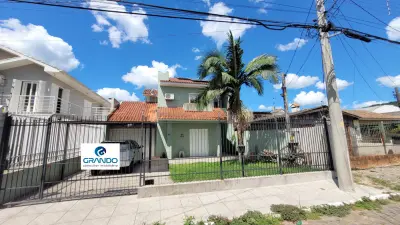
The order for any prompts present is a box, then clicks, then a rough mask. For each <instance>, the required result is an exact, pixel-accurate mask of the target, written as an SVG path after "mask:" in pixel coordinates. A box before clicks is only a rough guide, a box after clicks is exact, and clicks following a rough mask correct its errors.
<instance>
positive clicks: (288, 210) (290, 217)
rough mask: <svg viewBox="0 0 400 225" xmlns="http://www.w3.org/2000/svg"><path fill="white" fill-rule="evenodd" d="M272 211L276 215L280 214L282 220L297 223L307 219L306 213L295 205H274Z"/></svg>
mask: <svg viewBox="0 0 400 225" xmlns="http://www.w3.org/2000/svg"><path fill="white" fill-rule="evenodd" d="M271 211H272V212H274V213H279V214H280V215H281V218H282V219H283V220H287V221H292V222H295V221H299V220H305V219H307V213H306V211H305V210H303V209H300V208H299V207H297V206H294V205H284V204H280V205H272V206H271Z"/></svg>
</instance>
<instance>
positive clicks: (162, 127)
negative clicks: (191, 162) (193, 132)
mask: <svg viewBox="0 0 400 225" xmlns="http://www.w3.org/2000/svg"><path fill="white" fill-rule="evenodd" d="M158 124H159V125H158V130H157V147H156V155H157V156H160V155H161V154H162V152H166V153H167V155H168V158H178V157H179V152H180V151H183V152H184V155H185V157H190V129H207V130H208V149H209V154H208V156H217V152H218V151H217V149H218V144H220V140H221V136H220V133H219V132H218V130H217V128H218V129H220V128H219V124H218V123H217V122H194V121H190V122H159V123H158Z"/></svg>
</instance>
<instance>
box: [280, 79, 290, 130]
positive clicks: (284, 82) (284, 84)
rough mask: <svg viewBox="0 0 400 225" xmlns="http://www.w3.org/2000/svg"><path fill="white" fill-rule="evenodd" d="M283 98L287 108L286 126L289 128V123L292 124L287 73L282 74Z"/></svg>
mask: <svg viewBox="0 0 400 225" xmlns="http://www.w3.org/2000/svg"><path fill="white" fill-rule="evenodd" d="M281 96H282V98H283V106H284V109H285V120H286V121H285V122H286V128H289V124H290V118H289V111H288V108H289V106H288V102H287V90H286V74H285V73H284V74H282V94H281Z"/></svg>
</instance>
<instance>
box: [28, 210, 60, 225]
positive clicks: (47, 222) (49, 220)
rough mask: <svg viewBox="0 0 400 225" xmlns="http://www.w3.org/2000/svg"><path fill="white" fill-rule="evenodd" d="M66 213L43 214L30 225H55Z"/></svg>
mask: <svg viewBox="0 0 400 225" xmlns="http://www.w3.org/2000/svg"><path fill="white" fill-rule="evenodd" d="M64 214H65V212H51V213H43V214H41V215H40V216H38V217H36V219H35V220H33V221H32V222H30V223H29V225H51V224H55V223H56V222H57V221H58V220H59V219H60V218H61V217H62V216H63V215H64Z"/></svg>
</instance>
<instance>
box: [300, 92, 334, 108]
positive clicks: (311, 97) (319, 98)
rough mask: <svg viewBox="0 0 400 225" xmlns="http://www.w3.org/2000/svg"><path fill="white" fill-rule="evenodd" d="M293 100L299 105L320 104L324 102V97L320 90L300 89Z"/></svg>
mask: <svg viewBox="0 0 400 225" xmlns="http://www.w3.org/2000/svg"><path fill="white" fill-rule="evenodd" d="M293 101H294V102H296V103H298V104H299V105H301V106H306V105H321V103H322V104H326V97H325V94H324V93H322V92H320V91H317V92H314V91H310V92H305V91H302V92H300V93H299V94H297V95H296V97H295V98H294V100H293Z"/></svg>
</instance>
